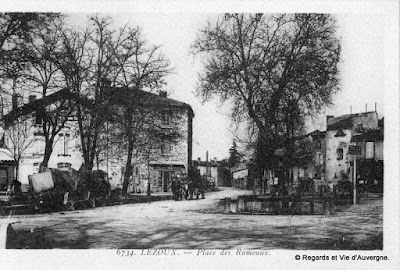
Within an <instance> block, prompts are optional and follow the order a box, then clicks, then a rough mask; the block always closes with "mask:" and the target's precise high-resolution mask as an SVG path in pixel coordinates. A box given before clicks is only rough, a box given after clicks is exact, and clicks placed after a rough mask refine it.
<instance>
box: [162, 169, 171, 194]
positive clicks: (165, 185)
mask: <svg viewBox="0 0 400 270" xmlns="http://www.w3.org/2000/svg"><path fill="white" fill-rule="evenodd" d="M169 183H170V172H169V171H164V172H163V189H164V192H168V186H169Z"/></svg>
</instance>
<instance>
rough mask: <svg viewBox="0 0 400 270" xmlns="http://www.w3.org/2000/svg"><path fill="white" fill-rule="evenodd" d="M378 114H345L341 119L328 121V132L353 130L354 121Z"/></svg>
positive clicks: (336, 118)
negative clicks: (357, 118)
mask: <svg viewBox="0 0 400 270" xmlns="http://www.w3.org/2000/svg"><path fill="white" fill-rule="evenodd" d="M374 113H376V112H365V113H354V114H345V115H341V116H339V117H335V118H331V119H329V120H328V123H327V124H328V125H327V130H328V131H330V130H339V129H351V128H352V125H353V119H354V118H356V117H360V116H367V115H369V114H374Z"/></svg>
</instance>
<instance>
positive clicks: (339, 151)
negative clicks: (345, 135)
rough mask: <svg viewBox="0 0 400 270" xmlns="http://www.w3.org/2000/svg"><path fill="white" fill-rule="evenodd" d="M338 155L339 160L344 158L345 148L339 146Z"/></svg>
mask: <svg viewBox="0 0 400 270" xmlns="http://www.w3.org/2000/svg"><path fill="white" fill-rule="evenodd" d="M336 155H337V160H342V159H343V148H338V149H337V150H336Z"/></svg>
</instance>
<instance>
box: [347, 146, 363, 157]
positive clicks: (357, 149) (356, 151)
mask: <svg viewBox="0 0 400 270" xmlns="http://www.w3.org/2000/svg"><path fill="white" fill-rule="evenodd" d="M349 154H350V155H361V146H359V145H349Z"/></svg>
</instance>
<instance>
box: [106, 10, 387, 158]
mask: <svg viewBox="0 0 400 270" xmlns="http://www.w3.org/2000/svg"><path fill="white" fill-rule="evenodd" d="M111 16H112V17H113V18H114V21H115V23H116V25H124V24H126V23H128V24H129V25H139V26H141V27H142V28H143V31H144V34H145V36H146V38H147V39H148V40H149V42H150V43H152V44H159V45H162V51H163V52H164V53H165V55H166V56H167V57H168V58H169V59H170V60H171V63H172V66H173V67H174V68H175V70H174V74H172V75H170V76H168V78H167V86H166V88H165V89H166V90H168V92H170V93H171V95H170V98H173V99H176V100H180V101H183V102H185V103H188V104H190V105H191V106H192V108H193V111H194V113H195V118H194V122H193V138H194V141H193V157H194V158H198V157H200V158H201V159H203V160H204V159H205V157H206V151H208V152H209V157H210V158H213V157H216V158H218V159H222V158H226V157H228V155H229V148H230V146H231V145H232V141H233V139H234V135H233V134H232V131H234V126H232V124H231V121H230V119H229V117H228V116H227V114H228V112H229V106H228V105H224V106H221V104H220V103H219V101H218V100H217V99H215V100H214V101H212V102H207V103H205V104H202V103H201V100H200V99H199V98H197V97H196V96H195V94H194V91H195V88H196V84H197V78H198V72H199V71H201V68H202V65H201V63H200V59H199V57H194V56H193V55H191V54H190V45H191V44H192V43H193V41H194V39H195V38H196V34H197V31H198V29H200V28H202V27H204V26H205V25H206V24H207V21H208V20H213V19H214V18H215V14H205V13H204V14H203V13H173V14H170V13H165V14H155V15H154V14H153V15H152V14H149V13H133V14H132V13H129V14H128V13H126V14H118V15H116V16H114V15H113V14H112V15H111ZM335 16H336V18H337V23H338V27H339V29H338V37H339V38H340V39H341V45H342V61H341V63H340V73H341V92H340V93H338V94H337V95H336V96H335V97H334V106H333V107H332V108H327V109H326V111H325V112H323V113H322V114H321V115H320V116H319V117H317V121H315V122H310V124H309V131H312V130H314V129H320V130H323V129H325V120H324V119H325V117H326V115H335V116H339V115H342V114H348V113H350V110H351V112H352V113H358V112H364V111H365V110H366V106H367V110H368V111H371V110H374V109H375V103H376V107H377V112H378V116H379V117H382V116H384V98H383V90H384V49H383V47H384V26H385V17H384V15H382V14H335ZM350 107H351V109H350Z"/></svg>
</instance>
